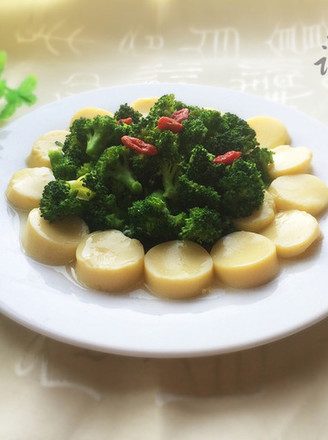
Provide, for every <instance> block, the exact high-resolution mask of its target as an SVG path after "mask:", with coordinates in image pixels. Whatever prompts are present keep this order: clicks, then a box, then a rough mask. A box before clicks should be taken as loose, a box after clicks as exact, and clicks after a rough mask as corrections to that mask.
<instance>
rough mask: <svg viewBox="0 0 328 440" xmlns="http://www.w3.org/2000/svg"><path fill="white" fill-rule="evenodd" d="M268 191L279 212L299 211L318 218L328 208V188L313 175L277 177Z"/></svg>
mask: <svg viewBox="0 0 328 440" xmlns="http://www.w3.org/2000/svg"><path fill="white" fill-rule="evenodd" d="M268 191H269V192H270V194H272V195H273V197H274V201H275V204H276V207H277V210H279V211H287V210H290V209H299V210H301V211H306V212H308V213H310V214H312V215H314V216H316V215H317V214H319V213H320V212H322V211H323V210H324V209H325V208H327V206H328V187H327V185H326V184H325V183H324V182H323V181H322V180H321V179H319V178H318V177H317V176H314V175H312V174H294V175H287V176H280V177H277V178H276V179H274V180H273V181H272V182H271V185H270V186H269V189H268Z"/></svg>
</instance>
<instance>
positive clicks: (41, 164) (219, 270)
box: [6, 97, 328, 298]
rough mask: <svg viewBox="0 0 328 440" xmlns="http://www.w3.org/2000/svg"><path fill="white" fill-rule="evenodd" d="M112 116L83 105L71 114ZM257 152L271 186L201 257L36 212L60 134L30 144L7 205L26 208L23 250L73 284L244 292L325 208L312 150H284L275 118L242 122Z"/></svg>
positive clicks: (310, 230)
mask: <svg viewBox="0 0 328 440" xmlns="http://www.w3.org/2000/svg"><path fill="white" fill-rule="evenodd" d="M157 99H158V98H156V97H151V98H141V99H138V100H136V101H135V102H134V103H133V104H131V106H132V107H133V108H134V109H136V110H138V111H140V112H141V113H142V114H144V115H145V114H147V113H148V112H149V110H150V108H151V107H152V106H153V104H154V103H155V102H156V101H157ZM97 114H100V115H109V116H113V114H112V113H110V112H109V111H107V110H104V109H99V108H94V107H87V108H83V109H80V110H78V111H77V112H76V113H75V114H74V115H73V117H72V119H71V121H70V123H72V122H73V121H74V120H75V119H77V118H79V117H86V118H92V117H94V116H96V115H97ZM247 122H248V124H249V125H250V126H251V127H252V128H253V129H254V130H255V132H256V137H257V140H258V142H259V145H260V147H266V148H268V149H270V150H271V151H272V152H273V153H274V154H273V164H272V165H271V166H270V168H269V175H270V178H271V180H272V181H271V184H270V185H269V187H268V188H267V190H265V193H264V202H263V205H262V206H261V208H260V209H258V210H257V211H255V212H254V213H253V214H252V215H251V216H249V217H246V218H240V219H236V220H235V226H236V229H237V231H236V232H233V233H231V234H228V235H226V236H224V237H222V238H221V239H220V240H218V242H217V243H216V244H214V246H213V247H212V249H211V250H210V252H208V251H207V250H205V249H204V248H203V247H202V246H200V245H199V244H196V243H194V242H191V241H181V240H173V241H170V242H165V243H161V244H159V245H157V246H155V247H153V248H151V249H149V250H148V251H147V253H146V254H145V252H144V248H143V245H142V244H141V243H140V242H139V241H138V240H136V239H131V238H128V237H126V236H125V235H124V234H123V233H122V232H120V231H117V230H108V231H96V232H92V233H89V230H88V227H87V225H86V224H85V223H84V222H83V221H82V220H81V219H78V218H70V219H66V220H62V221H57V222H54V223H49V222H47V221H45V220H44V219H43V218H42V217H41V215H40V210H39V208H38V206H39V201H40V199H41V196H42V191H43V188H44V186H45V185H46V184H47V183H48V182H49V181H51V180H53V179H54V176H53V174H52V171H51V169H50V167H51V165H50V162H49V158H48V151H49V150H52V149H56V148H58V149H60V148H61V144H63V142H64V140H65V137H66V135H67V134H68V133H69V132H68V131H65V130H55V131H52V132H48V133H46V134H44V135H43V136H41V137H40V138H39V139H37V140H36V141H35V143H34V145H33V147H32V150H31V153H30V155H29V156H28V158H27V165H28V166H29V167H30V168H26V169H23V170H20V171H18V172H16V173H15V174H14V175H13V176H12V178H11V180H10V182H9V184H8V187H7V191H6V195H7V199H8V201H9V202H10V203H11V204H12V205H13V206H14V207H16V208H18V209H21V210H25V211H30V212H29V214H28V217H27V221H26V226H25V229H24V230H23V232H22V244H23V247H24V249H25V252H26V253H27V254H28V255H29V256H31V257H32V258H34V259H36V260H39V261H41V262H42V263H45V264H52V265H58V264H60V265H61V264H68V263H70V264H74V266H75V274H76V277H77V280H78V281H79V282H80V283H81V284H82V285H85V286H87V287H90V288H93V289H99V290H103V291H108V292H116V291H123V290H126V289H129V288H133V287H134V286H136V285H138V283H140V282H142V281H144V282H145V285H146V286H147V287H148V288H149V290H150V291H151V292H152V293H154V294H156V295H159V296H164V297H168V298H187V297H193V296H196V295H199V294H201V293H202V292H206V291H208V288H209V287H210V286H211V285H212V283H213V280H214V279H215V278H217V279H219V280H220V281H221V282H223V283H224V284H226V285H229V286H232V287H236V288H250V287H254V286H258V285H260V284H264V283H266V282H268V281H270V280H272V279H273V278H274V277H275V276H276V275H277V274H278V272H279V257H282V258H293V257H295V256H298V255H300V254H302V253H304V252H305V251H306V249H308V248H309V247H310V246H311V245H312V244H313V243H314V242H315V241H317V240H318V239H319V238H320V237H321V232H320V228H319V224H318V221H317V219H316V218H315V216H316V215H319V214H321V213H322V212H323V210H325V209H326V208H327V206H328V187H327V186H326V184H325V183H324V182H323V181H322V180H320V179H319V178H318V177H316V176H314V175H312V174H310V168H311V161H312V152H311V150H310V149H308V148H306V147H291V146H290V136H289V133H288V131H287V129H286V127H285V125H284V124H283V122H281V121H280V120H278V119H275V118H273V117H271V116H270V117H269V116H255V117H253V118H250V119H248V120H247Z"/></svg>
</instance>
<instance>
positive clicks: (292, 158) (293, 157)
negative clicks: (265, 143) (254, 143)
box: [269, 145, 312, 179]
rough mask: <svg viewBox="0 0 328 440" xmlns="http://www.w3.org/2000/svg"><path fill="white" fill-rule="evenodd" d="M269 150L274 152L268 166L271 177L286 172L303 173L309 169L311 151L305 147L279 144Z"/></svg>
mask: <svg viewBox="0 0 328 440" xmlns="http://www.w3.org/2000/svg"><path fill="white" fill-rule="evenodd" d="M271 151H272V152H273V153H274V155H273V164H271V165H270V167H269V174H270V177H271V179H275V178H276V177H279V176H285V175H286V174H304V173H307V172H308V171H309V169H310V165H311V160H312V151H311V150H309V149H308V148H306V147H291V146H289V145H280V146H279V147H276V148H273V149H272V150H271Z"/></svg>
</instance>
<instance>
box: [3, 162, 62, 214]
mask: <svg viewBox="0 0 328 440" xmlns="http://www.w3.org/2000/svg"><path fill="white" fill-rule="evenodd" d="M54 179H55V178H54V175H53V174H52V171H51V170H50V168H48V167H35V168H24V169H22V170H19V171H17V172H16V173H14V174H13V176H12V178H11V179H10V181H9V183H8V186H7V190H6V196H7V199H8V201H9V203H11V204H12V205H13V206H15V208H18V209H23V210H26V211H28V210H30V209H33V208H37V207H38V206H39V202H40V200H41V197H42V193H43V189H44V187H45V186H46V184H47V183H49V182H50V181H51V180H54Z"/></svg>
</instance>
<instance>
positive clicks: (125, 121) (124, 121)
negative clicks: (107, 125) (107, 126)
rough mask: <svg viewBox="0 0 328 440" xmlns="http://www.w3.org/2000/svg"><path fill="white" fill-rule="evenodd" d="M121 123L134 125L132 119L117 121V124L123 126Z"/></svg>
mask: <svg viewBox="0 0 328 440" xmlns="http://www.w3.org/2000/svg"><path fill="white" fill-rule="evenodd" d="M121 122H123V123H124V124H127V125H130V124H131V123H132V118H124V119H119V120H118V121H117V124H118V125H121Z"/></svg>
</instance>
